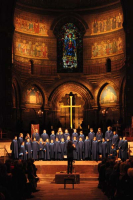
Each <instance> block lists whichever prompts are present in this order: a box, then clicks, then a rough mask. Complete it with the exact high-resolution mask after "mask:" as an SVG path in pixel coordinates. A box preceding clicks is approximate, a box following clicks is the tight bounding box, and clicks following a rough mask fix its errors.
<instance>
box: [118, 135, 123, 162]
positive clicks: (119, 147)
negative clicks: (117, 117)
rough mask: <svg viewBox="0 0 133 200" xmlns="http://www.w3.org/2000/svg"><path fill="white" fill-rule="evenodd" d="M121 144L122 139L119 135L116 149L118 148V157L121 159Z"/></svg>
mask: <svg viewBox="0 0 133 200" xmlns="http://www.w3.org/2000/svg"><path fill="white" fill-rule="evenodd" d="M122 145H123V139H122V137H121V136H120V138H119V143H118V149H119V154H118V157H119V158H120V159H121V160H122Z"/></svg>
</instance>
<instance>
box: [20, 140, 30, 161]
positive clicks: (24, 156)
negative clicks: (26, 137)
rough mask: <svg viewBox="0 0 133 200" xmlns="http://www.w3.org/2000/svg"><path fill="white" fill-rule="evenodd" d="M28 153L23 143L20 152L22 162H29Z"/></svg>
mask: <svg viewBox="0 0 133 200" xmlns="http://www.w3.org/2000/svg"><path fill="white" fill-rule="evenodd" d="M27 153H28V152H27V151H26V150H25V143H24V142H22V144H21V146H20V150H19V156H20V159H21V160H27Z"/></svg>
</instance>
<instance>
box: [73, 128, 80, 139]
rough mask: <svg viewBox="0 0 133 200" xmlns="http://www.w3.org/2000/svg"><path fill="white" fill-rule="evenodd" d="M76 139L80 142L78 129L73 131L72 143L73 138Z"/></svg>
mask: <svg viewBox="0 0 133 200" xmlns="http://www.w3.org/2000/svg"><path fill="white" fill-rule="evenodd" d="M74 137H76V140H77V141H78V139H79V136H78V133H77V130H76V129H73V133H72V141H73V138H74Z"/></svg>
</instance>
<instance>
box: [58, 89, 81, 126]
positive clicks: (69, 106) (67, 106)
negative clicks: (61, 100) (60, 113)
mask: <svg viewBox="0 0 133 200" xmlns="http://www.w3.org/2000/svg"><path fill="white" fill-rule="evenodd" d="M69 96H70V105H66V106H65V105H64V106H63V105H62V106H61V107H62V108H70V127H71V129H72V128H73V123H72V121H73V119H72V109H73V108H81V105H78V106H75V105H72V98H73V95H72V92H70V94H69Z"/></svg>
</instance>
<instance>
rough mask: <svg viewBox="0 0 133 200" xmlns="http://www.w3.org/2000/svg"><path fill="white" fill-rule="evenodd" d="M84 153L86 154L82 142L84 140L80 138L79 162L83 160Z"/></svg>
mask: <svg viewBox="0 0 133 200" xmlns="http://www.w3.org/2000/svg"><path fill="white" fill-rule="evenodd" d="M83 152H84V142H83V140H82V138H81V137H80V138H79V142H78V159H79V160H83Z"/></svg>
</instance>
